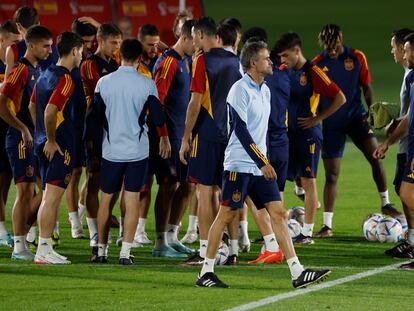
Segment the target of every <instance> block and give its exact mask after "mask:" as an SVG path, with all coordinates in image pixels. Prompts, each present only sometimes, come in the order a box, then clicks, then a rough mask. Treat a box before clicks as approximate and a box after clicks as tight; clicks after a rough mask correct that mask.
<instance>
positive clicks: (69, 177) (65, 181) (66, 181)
mask: <svg viewBox="0 0 414 311" xmlns="http://www.w3.org/2000/svg"><path fill="white" fill-rule="evenodd" d="M71 179H72V175H71V174H66V176H65V179H64V180H63V181H64V183H65V185H68V184H69V183H70V180H71Z"/></svg>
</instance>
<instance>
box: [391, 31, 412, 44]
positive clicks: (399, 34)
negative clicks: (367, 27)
mask: <svg viewBox="0 0 414 311" xmlns="http://www.w3.org/2000/svg"><path fill="white" fill-rule="evenodd" d="M412 32H413V30H412V29H409V28H401V29H397V30H394V31H393V32H392V33H391V38H394V40H395V43H396V44H404V42H405V41H404V38H405V37H406V36H408V35H409V34H410V33H412Z"/></svg>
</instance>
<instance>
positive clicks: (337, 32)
mask: <svg viewBox="0 0 414 311" xmlns="http://www.w3.org/2000/svg"><path fill="white" fill-rule="evenodd" d="M338 39H339V40H341V41H342V30H341V27H339V25H337V24H326V25H325V26H323V27H322V30H321V31H320V33H319V35H318V41H319V46H320V47H322V48H325V47H328V48H333V47H335V45H336V42H337V41H338Z"/></svg>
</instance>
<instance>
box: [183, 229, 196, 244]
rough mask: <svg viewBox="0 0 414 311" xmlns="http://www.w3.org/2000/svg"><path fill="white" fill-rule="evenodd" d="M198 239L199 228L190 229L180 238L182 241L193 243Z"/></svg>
mask: <svg viewBox="0 0 414 311" xmlns="http://www.w3.org/2000/svg"><path fill="white" fill-rule="evenodd" d="M197 240H198V234H197V230H190V231H187V233H186V234H185V235H184V237H183V238H182V239H181V240H180V242H181V243H185V244H193V243H195V242H197Z"/></svg>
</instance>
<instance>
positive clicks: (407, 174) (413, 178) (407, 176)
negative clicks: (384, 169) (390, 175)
mask: <svg viewBox="0 0 414 311" xmlns="http://www.w3.org/2000/svg"><path fill="white" fill-rule="evenodd" d="M413 154H414V153H411V152H410V150H409V153H408V155H407V165H406V166H405V169H404V173H403V176H402V181H404V182H407V183H410V184H414V172H413V171H411V168H410V166H411V161H412V159H413V158H414V156H413Z"/></svg>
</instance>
